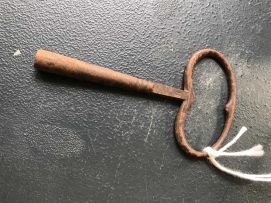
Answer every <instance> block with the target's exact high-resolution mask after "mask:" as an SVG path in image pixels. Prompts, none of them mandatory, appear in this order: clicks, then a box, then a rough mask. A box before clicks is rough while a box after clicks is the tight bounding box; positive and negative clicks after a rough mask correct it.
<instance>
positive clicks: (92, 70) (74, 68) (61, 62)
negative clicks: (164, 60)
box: [34, 50, 189, 100]
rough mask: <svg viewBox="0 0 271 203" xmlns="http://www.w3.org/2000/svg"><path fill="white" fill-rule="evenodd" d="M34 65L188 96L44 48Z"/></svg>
mask: <svg viewBox="0 0 271 203" xmlns="http://www.w3.org/2000/svg"><path fill="white" fill-rule="evenodd" d="M34 67H35V68H37V69H39V70H42V71H46V72H50V73H56V74H60V75H65V76H68V77H73V78H77V79H83V80H87V81H92V82H95V83H100V84H104V85H110V86H117V87H122V88H125V89H132V90H136V91H140V92H146V93H151V94H156V95H162V96H165V97H169V98H173V99H178V100H181V99H182V100H185V99H188V96H189V93H188V91H184V90H181V89H177V88H174V87H170V86H167V85H163V84H159V83H155V82H150V81H147V80H143V79H139V78H137V77H133V76H130V75H127V74H124V73H120V72H117V71H114V70H111V69H109V68H104V67H101V66H97V65H93V64H88V63H86V62H83V61H79V60H77V59H73V58H70V57H67V56H63V55H60V54H56V53H53V52H50V51H45V50H38V51H37V53H36V57H35V62H34Z"/></svg>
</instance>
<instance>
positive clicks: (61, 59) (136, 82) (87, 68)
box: [34, 49, 236, 157]
mask: <svg viewBox="0 0 271 203" xmlns="http://www.w3.org/2000/svg"><path fill="white" fill-rule="evenodd" d="M205 57H209V58H212V59H214V60H216V61H217V62H218V63H219V64H220V66H221V67H222V68H223V69H224V70H225V73H226V75H227V79H228V86H229V98H228V102H227V104H226V108H225V110H226V112H227V117H226V122H225V125H224V129H223V131H222V134H221V135H220V137H219V138H218V139H217V141H216V142H215V144H214V145H213V146H212V148H213V149H215V150H218V149H219V148H220V146H221V144H222V143H223V141H224V140H225V138H226V137H227V135H228V132H229V129H230V127H231V124H232V121H233V118H234V111H235V106H236V82H235V78H234V74H233V72H232V69H231V66H230V64H229V62H228V61H227V60H226V58H225V57H224V56H223V55H222V54H221V53H219V52H218V51H216V50H213V49H202V50H200V51H198V52H196V53H195V54H193V55H192V57H191V58H190V60H189V61H188V65H187V67H186V69H185V73H184V89H183V90H181V89H177V88H174V87H170V86H167V85H163V84H160V83H155V82H151V81H147V80H143V79H139V78H137V77H133V76H130V75H127V74H123V73H120V72H117V71H114V70H111V69H108V68H104V67H101V66H97V65H93V64H88V63H86V62H83V61H79V60H77V59H73V58H70V57H66V56H63V55H60V54H56V53H53V52H50V51H45V50H38V51H37V53H36V57H35V62H34V66H35V68H37V69H38V70H41V71H46V72H50V73H56V74H60V75H64V76H68V77H73V78H77V79H82V80H87V81H91V82H95V83H100V84H104V85H110V86H117V87H121V88H125V89H128V90H135V91H139V92H145V93H149V94H155V95H161V96H163V97H167V98H171V99H175V100H180V101H182V104H181V107H180V110H179V113H178V115H177V118H176V125H175V133H176V139H177V141H178V144H179V145H180V147H181V148H182V149H183V150H184V151H185V152H187V153H188V154H189V155H192V156H196V157H208V154H207V153H206V151H197V150H195V149H193V147H192V146H191V145H190V144H189V143H188V141H187V139H186V135H185V132H184V124H185V119H186V115H187V111H188V110H189V108H190V107H191V105H192V103H193V101H194V99H195V94H194V90H193V81H192V76H193V71H194V69H195V66H196V64H197V63H198V62H199V61H200V60H201V59H203V58H205Z"/></svg>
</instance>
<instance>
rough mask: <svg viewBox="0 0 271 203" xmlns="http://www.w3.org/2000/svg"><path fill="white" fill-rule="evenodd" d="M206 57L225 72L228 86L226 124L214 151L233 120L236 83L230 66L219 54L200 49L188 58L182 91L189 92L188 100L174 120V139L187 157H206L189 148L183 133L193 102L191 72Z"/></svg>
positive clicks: (226, 133)
mask: <svg viewBox="0 0 271 203" xmlns="http://www.w3.org/2000/svg"><path fill="white" fill-rule="evenodd" d="M206 57H210V58H212V59H214V60H216V61H217V62H218V63H219V64H220V66H221V67H222V68H223V69H224V70H225V73H226V77H227V80H228V86H229V98H228V102H227V104H226V108H225V110H226V112H227V116H226V122H225V125H224V129H223V131H222V133H221V135H220V137H219V138H218V139H217V141H216V142H215V144H214V145H213V146H212V148H214V149H216V150H217V149H218V148H219V147H220V146H221V144H222V143H223V141H224V140H225V138H226V137H227V135H228V132H229V129H230V127H231V124H232V121H233V118H234V111H235V106H236V81H235V77H234V74H233V72H232V69H231V66H230V64H229V62H228V61H227V59H226V58H225V57H224V56H223V54H221V53H219V52H218V51H216V50H213V49H202V50H200V51H198V52H196V53H195V54H193V55H192V57H191V58H190V60H189V62H188V65H187V68H186V70H185V75H184V90H186V91H188V92H189V98H188V99H187V100H184V101H183V103H182V105H181V107H180V110H179V113H178V115H177V118H176V124H175V131H176V139H177V142H178V144H179V145H180V147H181V148H182V149H183V150H184V151H185V152H186V153H188V154H189V155H191V156H195V157H207V153H206V152H204V151H197V150H195V149H193V147H191V145H190V144H189V143H188V141H187V139H186V135H185V132H184V124H185V119H186V114H187V111H188V110H189V109H190V107H191V106H192V103H193V100H194V98H195V94H194V90H193V80H192V76H193V71H194V69H195V67H196V65H197V63H198V62H199V61H200V60H201V59H203V58H206Z"/></svg>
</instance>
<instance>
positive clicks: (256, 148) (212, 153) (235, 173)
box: [203, 127, 271, 182]
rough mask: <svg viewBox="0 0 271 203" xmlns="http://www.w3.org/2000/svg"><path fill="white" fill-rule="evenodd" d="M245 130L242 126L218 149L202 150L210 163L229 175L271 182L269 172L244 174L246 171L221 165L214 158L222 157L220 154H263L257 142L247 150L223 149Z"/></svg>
mask: <svg viewBox="0 0 271 203" xmlns="http://www.w3.org/2000/svg"><path fill="white" fill-rule="evenodd" d="M246 131H247V128H246V127H242V128H241V130H240V131H239V133H238V134H237V135H236V136H235V137H234V138H233V139H232V140H231V141H230V142H229V143H228V144H226V145H225V146H224V147H222V148H221V149H219V150H215V149H213V148H212V147H206V148H204V149H203V151H205V152H206V153H207V154H208V156H209V160H210V161H211V163H212V164H213V165H214V166H215V167H216V168H218V169H219V170H221V171H223V172H225V173H228V174H230V175H233V176H236V177H239V178H243V179H246V180H251V181H263V182H271V174H259V175H256V174H246V173H242V172H239V171H235V170H232V169H229V168H226V167H225V166H223V165H221V164H220V163H219V162H218V161H217V160H216V158H217V157H222V156H228V157H230V156H231V157H238V156H248V157H261V156H263V155H264V150H263V146H262V145H260V144H258V145H255V146H253V147H251V148H250V149H247V150H243V151H238V152H226V151H225V150H226V149H228V148H229V147H230V146H232V145H233V144H234V143H236V142H237V140H238V139H239V138H240V137H241V136H242V135H243V134H244V133H245V132H246Z"/></svg>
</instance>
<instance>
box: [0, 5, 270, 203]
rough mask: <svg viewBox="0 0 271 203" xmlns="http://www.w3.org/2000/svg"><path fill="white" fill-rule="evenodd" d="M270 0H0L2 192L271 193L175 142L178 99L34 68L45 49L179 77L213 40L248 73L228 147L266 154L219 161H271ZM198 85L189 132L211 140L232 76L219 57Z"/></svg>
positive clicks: (46, 196) (258, 167)
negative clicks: (235, 140) (192, 57)
mask: <svg viewBox="0 0 271 203" xmlns="http://www.w3.org/2000/svg"><path fill="white" fill-rule="evenodd" d="M270 4H271V3H270V1H269V0H264V1H229V0H227V1H219V0H216V1H211V0H208V1H204V2H203V1H193V0H189V1H184V2H182V1H179V0H178V1H165V0H149V1H147V0H143V1H137V0H133V1H130V2H129V1H126V0H122V1H110V0H96V1H92V2H91V1H53V0H50V1H35V0H34V1H30V0H28V1H14V0H10V1H4V0H0V95H1V97H0V107H1V108H0V158H1V160H0V202H270V199H271V193H270V184H265V183H251V182H248V181H242V180H239V179H236V178H232V177H230V176H228V175H225V174H223V173H221V172H219V171H217V170H216V169H214V168H213V167H211V166H210V165H209V164H208V163H207V162H206V161H204V160H198V159H193V158H191V157H187V156H186V155H185V154H184V153H183V152H182V151H181V150H180V149H179V148H178V145H177V144H176V141H175V138H174V120H175V116H176V114H177V111H178V108H179V106H180V103H178V102H173V101H168V100H165V99H160V98H156V97H150V96H145V95H141V94H137V93H128V92H127V91H123V90H118V89H114V88H107V87H102V86H99V85H94V84H89V83H84V82H80V81H77V80H73V79H67V78H63V77H59V76H55V75H51V74H44V73H38V72H37V71H35V70H34V69H33V59H34V55H35V51H36V50H37V49H39V48H43V49H48V50H51V51H55V52H59V53H62V54H65V55H68V56H72V57H75V58H78V59H82V60H85V61H88V62H91V63H95V64H99V65H102V66H106V67H110V68H112V69H114V70H118V71H121V72H124V73H129V74H132V75H134V76H137V77H141V78H144V79H149V80H153V81H156V82H162V83H165V84H167V85H171V86H175V87H181V84H182V77H183V71H184V67H185V64H186V62H187V60H188V58H189V57H190V55H191V54H192V53H193V52H195V51H197V50H199V49H202V48H206V47H211V48H215V49H217V50H219V51H221V52H222V53H224V54H225V56H226V57H227V58H228V59H229V61H230V63H231V64H232V67H233V70H234V72H235V75H236V79H237V82H238V101H237V102H238V103H237V112H236V116H235V122H234V124H233V126H232V128H231V131H230V136H229V137H230V138H232V136H233V135H234V134H236V133H237V132H238V130H239V129H240V128H241V126H243V125H245V126H247V127H248V128H249V131H248V132H247V133H246V135H245V136H244V138H242V139H241V140H240V141H239V142H238V143H237V144H236V145H235V146H234V147H232V149H233V150H237V149H245V148H248V147H251V146H252V145H254V144H256V143H262V144H263V145H264V147H265V151H266V156H265V157H263V158H260V159H248V158H236V159H222V162H223V163H224V164H226V165H227V166H229V167H232V168H235V169H240V170H242V171H245V172H254V173H263V172H271V161H270V160H271V159H270V157H271V150H270V149H271V148H270V147H271V145H270V141H271V137H270V135H271V123H270V113H271V109H270V108H271V107H270V106H271V101H270V96H271V82H270V79H271V69H270V68H271V67H270V64H271V51H270V50H271V41H270V39H271V37H270V33H271V25H270V20H271V9H270V8H271V7H270V6H271V5H270ZM16 49H19V50H20V51H21V53H22V54H21V55H20V56H13V53H14V52H15V50H16ZM194 85H195V88H196V99H197V101H196V103H195V104H194V106H193V108H192V109H191V111H190V114H189V116H188V120H187V124H186V132H187V135H188V140H189V141H190V143H191V144H192V145H193V146H194V147H195V148H197V149H201V148H204V147H205V146H206V145H208V143H210V140H213V139H214V138H215V137H216V136H217V135H218V134H219V133H220V132H221V130H222V127H223V122H224V115H223V108H224V105H225V102H226V100H227V85H226V80H225V76H224V73H223V71H221V69H220V68H219V66H218V65H217V64H216V63H215V62H213V61H211V60H205V61H203V62H202V63H201V64H199V65H198V67H197V70H196V72H195V76H194Z"/></svg>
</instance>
